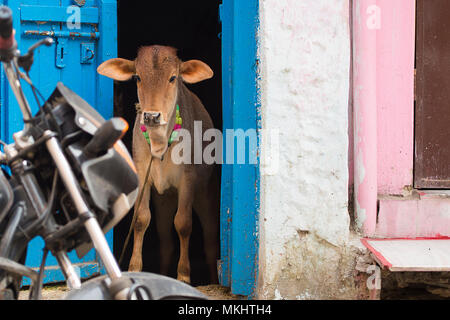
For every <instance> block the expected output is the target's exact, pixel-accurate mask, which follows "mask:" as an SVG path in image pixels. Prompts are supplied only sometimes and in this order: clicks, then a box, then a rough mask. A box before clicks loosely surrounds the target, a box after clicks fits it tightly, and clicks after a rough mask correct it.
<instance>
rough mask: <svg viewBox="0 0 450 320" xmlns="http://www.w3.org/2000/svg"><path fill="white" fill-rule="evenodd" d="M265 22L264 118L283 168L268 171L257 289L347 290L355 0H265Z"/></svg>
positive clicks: (315, 294) (278, 292) (303, 294)
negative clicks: (274, 132) (275, 134)
mask: <svg viewBox="0 0 450 320" xmlns="http://www.w3.org/2000/svg"><path fill="white" fill-rule="evenodd" d="M260 24H261V27H260V48H259V50H260V58H261V65H260V68H261V70H260V72H261V80H260V86H261V104H262V110H261V117H262V126H263V129H278V130H279V133H280V136H279V142H280V145H279V166H278V172H276V173H274V172H265V171H264V170H262V172H261V217H260V269H259V281H258V287H259V290H258V292H259V297H260V298H288V299H293V298H299V299H303V298H327V297H332V296H331V295H334V294H339V292H340V294H341V296H345V294H346V293H345V292H347V291H348V287H349V286H351V282H352V279H351V277H350V275H349V273H350V272H351V270H352V268H353V264H354V251H352V250H353V249H354V248H353V247H352V245H350V243H351V240H352V239H351V237H350V236H351V235H350V231H349V229H350V218H349V213H348V208H347V206H348V100H349V77H350V74H349V73H350V70H349V68H350V31H349V0H301V1H300V0H260ZM272 147H273V146H271V144H270V143H269V141H268V140H266V139H264V138H263V140H262V144H261V148H262V153H263V157H264V155H265V154H268V151H270V150H271V148H272ZM269 165H270V164H269ZM333 288H334V291H335V293H330V292H329V291H330V290H331V291H333ZM327 292H329V293H327ZM333 297H334V296H333Z"/></svg>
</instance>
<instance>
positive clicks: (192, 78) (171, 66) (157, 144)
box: [97, 46, 213, 158]
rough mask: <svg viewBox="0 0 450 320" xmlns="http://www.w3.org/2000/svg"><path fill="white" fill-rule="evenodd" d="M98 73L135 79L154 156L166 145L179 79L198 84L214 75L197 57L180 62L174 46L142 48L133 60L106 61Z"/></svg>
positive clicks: (161, 152)
mask: <svg viewBox="0 0 450 320" xmlns="http://www.w3.org/2000/svg"><path fill="white" fill-rule="evenodd" d="M97 72H98V73H99V74H101V75H104V76H107V77H109V78H112V79H114V80H118V81H128V80H131V79H133V78H134V79H135V80H136V83H137V92H138V98H139V104H140V107H141V111H142V118H141V119H139V120H140V121H141V124H143V125H146V126H147V131H148V132H149V136H150V144H151V150H152V155H153V156H155V157H157V158H162V156H163V155H164V153H165V152H166V151H167V148H168V140H169V137H170V135H171V133H172V130H173V126H174V123H175V111H176V105H177V99H178V92H179V89H180V85H181V84H182V82H183V81H184V82H186V83H197V82H200V81H203V80H206V79H210V78H211V77H212V76H213V71H212V70H211V68H210V67H209V66H208V65H207V64H205V63H203V62H202V61H199V60H190V61H186V62H183V61H181V60H180V59H179V58H178V57H177V54H176V49H174V48H171V47H163V46H149V47H143V48H141V49H140V50H139V51H138V55H137V58H136V60H135V61H130V60H126V59H121V58H116V59H111V60H108V61H105V62H104V63H102V64H101V65H100V66H99V67H98V69H97ZM180 107H183V106H181V105H180Z"/></svg>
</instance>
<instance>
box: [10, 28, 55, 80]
mask: <svg viewBox="0 0 450 320" xmlns="http://www.w3.org/2000/svg"><path fill="white" fill-rule="evenodd" d="M54 42H55V41H54V40H53V39H52V38H50V37H47V38H45V39H42V40H41V41H39V42H36V43H35V44H33V45H32V46H31V47H30V48H29V49H28V52H27V53H26V54H24V55H23V56H20V57H19V58H18V59H17V63H18V65H19V67H21V68H22V69H23V70H25V72H26V73H28V72H29V71H30V69H31V66H32V65H33V62H34V50H36V49H37V48H38V47H40V46H42V45H45V46H47V47H49V46H51V45H52V44H53V43H54Z"/></svg>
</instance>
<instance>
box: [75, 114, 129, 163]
mask: <svg viewBox="0 0 450 320" xmlns="http://www.w3.org/2000/svg"><path fill="white" fill-rule="evenodd" d="M127 130H128V123H127V122H126V121H125V120H124V119H122V118H112V119H110V120H109V121H107V122H105V123H104V124H103V125H102V126H101V127H100V128H98V129H97V132H95V134H94V136H93V137H92V139H91V141H90V142H89V143H88V144H87V145H86V146H85V147H84V149H83V154H84V155H85V156H86V157H87V158H91V157H94V156H96V155H98V154H99V153H102V152H106V151H108V149H109V148H111V147H112V146H113V145H114V144H115V143H116V142H117V141H118V140H120V139H122V137H123V136H124V135H125V133H126V132H127Z"/></svg>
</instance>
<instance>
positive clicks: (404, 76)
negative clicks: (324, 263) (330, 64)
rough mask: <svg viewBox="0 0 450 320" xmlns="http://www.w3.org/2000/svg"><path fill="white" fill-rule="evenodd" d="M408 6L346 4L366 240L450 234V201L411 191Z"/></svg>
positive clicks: (356, 176) (364, 0)
mask: <svg viewBox="0 0 450 320" xmlns="http://www.w3.org/2000/svg"><path fill="white" fill-rule="evenodd" d="M415 5H416V1H415V0H401V1H392V0H353V8H352V28H353V29H352V31H353V32H352V33H353V65H352V67H353V75H352V76H353V88H352V89H353V132H352V133H353V159H354V160H353V161H354V164H353V168H354V169H353V177H351V180H352V178H353V181H354V193H355V194H354V200H355V205H354V207H355V212H356V214H355V216H356V222H357V226H358V227H359V228H360V230H361V231H362V233H363V234H364V236H367V237H388V238H397V237H406V238H414V237H439V236H443V235H445V236H450V199H449V198H446V197H442V195H441V194H439V195H436V196H433V194H429V193H424V192H415V190H414V189H413V174H414V66H415V41H416V32H415V29H416V12H415V9H416V8H415Z"/></svg>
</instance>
